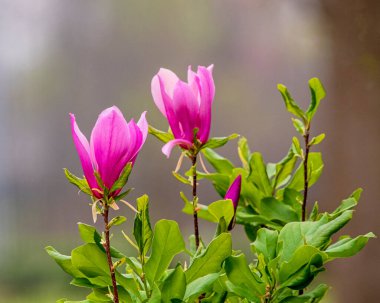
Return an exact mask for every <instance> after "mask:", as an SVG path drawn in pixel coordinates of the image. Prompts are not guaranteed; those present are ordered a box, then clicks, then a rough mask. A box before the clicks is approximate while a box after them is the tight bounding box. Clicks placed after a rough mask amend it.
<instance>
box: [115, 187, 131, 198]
mask: <svg viewBox="0 0 380 303" xmlns="http://www.w3.org/2000/svg"><path fill="white" fill-rule="evenodd" d="M132 190H133V188H128V189H127V190H126V191H125V192H122V193H120V194H118V195H117V196H116V197H114V198H113V199H114V200H115V201H119V200H121V199H123V198H125V197H126V196H127V195H128V194H129V193H130V192H131V191H132Z"/></svg>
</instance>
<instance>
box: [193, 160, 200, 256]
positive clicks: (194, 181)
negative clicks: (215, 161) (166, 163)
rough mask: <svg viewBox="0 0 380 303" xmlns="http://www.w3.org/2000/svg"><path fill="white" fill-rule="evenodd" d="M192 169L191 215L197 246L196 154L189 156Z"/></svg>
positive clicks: (197, 245)
mask: <svg viewBox="0 0 380 303" xmlns="http://www.w3.org/2000/svg"><path fill="white" fill-rule="evenodd" d="M191 163H192V166H193V167H192V170H193V217H194V235H195V246H196V248H197V249H198V247H199V228H198V212H197V209H196V205H195V201H196V199H197V168H196V165H197V155H193V156H191Z"/></svg>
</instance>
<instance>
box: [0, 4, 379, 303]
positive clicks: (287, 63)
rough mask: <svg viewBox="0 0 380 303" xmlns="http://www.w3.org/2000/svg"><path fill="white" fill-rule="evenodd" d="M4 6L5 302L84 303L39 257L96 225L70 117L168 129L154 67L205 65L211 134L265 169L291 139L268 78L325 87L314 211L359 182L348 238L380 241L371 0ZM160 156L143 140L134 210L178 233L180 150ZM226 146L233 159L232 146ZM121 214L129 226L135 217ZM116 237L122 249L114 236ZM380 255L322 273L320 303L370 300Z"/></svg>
mask: <svg viewBox="0 0 380 303" xmlns="http://www.w3.org/2000/svg"><path fill="white" fill-rule="evenodd" d="M0 4H1V5H0V6H1V10H0V121H1V122H0V123H1V124H0V142H1V148H0V162H1V169H0V206H1V208H0V256H1V258H0V302H4V303H8V302H13V303H21V302H23V303H24V302H28V303H34V302H35V303H45V302H46V303H47V302H55V300H56V299H59V298H62V297H70V298H72V299H79V298H81V296H82V295H83V292H82V291H81V290H76V289H75V288H74V287H71V286H69V285H68V282H69V280H70V279H69V277H68V276H67V275H66V274H65V273H63V272H61V270H60V269H59V268H58V267H57V266H56V264H55V263H54V261H52V260H51V259H50V258H49V257H48V256H47V255H46V253H45V252H44V249H43V248H44V246H46V245H48V244H50V245H53V246H55V247H56V248H57V249H58V250H60V251H62V252H64V253H67V254H69V253H70V250H71V248H73V247H75V245H78V244H79V243H80V239H79V236H78V235H77V230H76V222H78V221H83V222H87V223H91V215H90V208H89V206H88V200H87V199H86V197H85V196H84V195H79V196H78V194H77V190H76V189H75V188H74V187H72V186H71V185H69V184H68V183H67V181H66V180H65V178H64V175H63V171H62V168H63V167H68V168H70V169H71V170H72V171H73V172H75V173H77V174H81V169H80V166H79V161H78V158H77V155H76V151H75V149H74V146H73V143H72V139H71V134H70V127H69V117H68V113H69V112H74V113H75V114H76V116H77V120H78V123H79V126H80V127H81V129H82V130H83V131H84V133H85V134H87V135H89V134H90V132H91V129H92V127H93V125H94V123H95V120H96V118H97V115H98V114H99V112H100V111H101V110H103V109H104V108H106V107H109V106H111V105H114V104H115V105H117V106H119V107H120V108H121V109H122V111H123V112H124V113H125V116H126V117H128V119H129V118H131V117H135V118H137V117H138V116H139V115H140V113H141V112H142V111H144V110H148V119H149V122H150V123H151V124H152V125H154V126H156V127H158V128H161V129H165V128H166V127H167V126H166V123H165V121H164V119H163V117H162V116H161V115H160V113H159V111H158V110H157V109H156V108H155V106H154V104H153V102H152V98H151V94H150V81H151V78H152V76H153V75H154V74H155V73H156V72H157V71H158V69H159V68H160V67H161V66H163V67H167V68H170V69H172V70H174V71H176V72H177V73H178V74H179V75H180V76H181V77H185V75H186V69H187V66H188V65H193V66H196V65H198V64H199V65H209V64H211V63H213V64H215V68H214V78H215V83H216V100H215V102H214V107H213V128H212V135H214V136H223V135H228V134H230V133H233V132H237V133H240V134H243V135H244V136H246V137H247V138H248V140H249V142H250V145H251V149H253V150H255V151H261V152H262V153H263V154H264V158H265V160H266V161H269V162H270V161H278V160H280V159H281V158H282V157H283V155H284V154H285V153H286V152H287V150H288V147H289V145H290V140H291V137H292V136H293V135H294V130H293V128H292V125H291V122H290V117H289V114H288V113H287V112H286V110H285V109H284V106H283V103H282V99H281V97H280V95H279V93H278V92H277V90H276V84H277V83H284V84H286V85H287V86H288V87H289V89H290V91H291V92H292V93H293V95H294V97H295V99H296V100H298V102H299V103H301V104H302V105H303V106H306V105H307V102H308V100H309V92H308V87H307V80H308V79H309V78H311V77H314V76H317V77H319V78H320V79H321V80H322V81H323V83H324V85H325V87H326V90H327V98H326V100H324V101H323V102H322V104H321V107H320V111H319V113H318V114H317V116H316V118H315V122H314V128H313V133H314V134H318V132H325V133H326V134H327V139H326V140H325V141H324V142H323V144H321V145H320V146H318V148H319V149H320V150H321V151H322V152H323V154H324V160H325V170H324V174H323V175H322V178H321V180H320V182H319V184H318V185H316V186H315V187H313V188H312V190H311V197H310V204H312V203H311V202H312V200H318V201H319V202H320V205H321V206H322V208H323V209H325V210H332V209H334V208H335V207H336V206H337V204H338V201H340V200H341V199H343V198H345V197H347V196H348V195H349V194H350V193H351V192H352V191H353V190H354V189H355V188H357V187H364V189H365V191H364V194H363V196H362V200H361V201H360V204H359V207H358V210H357V211H356V213H355V217H354V219H353V221H352V222H351V224H350V225H349V226H348V227H347V228H346V230H345V231H346V232H347V233H351V234H353V235H356V234H359V233H366V232H367V231H370V230H372V231H374V232H376V233H377V234H379V233H380V229H379V225H380V224H379V211H380V204H379V200H378V199H379V184H380V164H379V160H378V159H379V148H380V122H379V115H380V100H379V89H380V2H379V1H378V0H361V1H360V0H346V1H338V0H335V1H334V0H321V1H316V0H314V1H313V0H307V1H296V0H294V1H292V0H282V1H268V0H255V1H252V0H251V1H238V0H235V1H228V0H214V1H201V0H196V1H179V0H176V1H174V0H172V1H149V0H139V1H126V0H119V1H116V0H112V1H111V0H110V1H101V0H92V1H86V0H81V1H59V0H34V1H27V0H24V1H23V0H0ZM161 146H162V145H161V143H160V142H158V141H157V140H155V139H154V138H152V137H149V139H148V141H147V143H146V145H145V147H144V149H143V151H142V152H141V154H140V156H139V158H138V161H137V164H136V166H135V168H134V171H133V174H132V177H131V179H130V185H131V186H133V187H135V191H134V192H133V193H132V194H131V196H130V201H131V202H133V201H134V199H135V198H136V197H137V196H139V195H141V194H143V193H148V194H149V195H150V197H151V212H152V216H153V221H156V220H158V219H159V218H169V219H177V220H179V222H180V224H181V227H182V228H183V229H184V230H185V232H184V233H185V235H186V236H188V235H189V234H190V233H191V225H190V224H191V219H190V218H188V217H186V216H185V215H183V214H181V208H182V201H181V200H180V198H179V195H178V192H179V191H180V190H184V191H187V193H188V194H190V190H189V189H187V188H184V185H183V184H178V183H177V182H176V180H174V179H173V178H172V177H171V171H172V170H173V168H174V167H175V165H176V161H177V159H178V158H177V157H178V155H179V153H178V151H177V152H176V153H174V154H173V157H172V158H171V159H170V160H166V158H165V157H164V156H163V155H162V154H161V152H160V149H161ZM220 152H221V153H223V155H225V156H228V157H229V158H231V159H233V161H235V163H236V164H238V160H237V159H238V157H237V152H236V142H231V143H229V144H228V145H227V146H226V147H224V148H223V149H221V150H220ZM187 164H188V163H187ZM200 187H201V190H200V193H201V199H202V201H203V203H208V202H211V201H214V200H216V199H217V198H218V197H217V194H216V193H215V192H214V191H213V189H212V187H211V186H210V184H208V183H207V182H206V181H204V182H201V185H200ZM122 211H123V212H125V215H126V216H127V217H128V218H130V220H129V221H130V222H131V221H132V220H131V219H132V217H133V214H132V213H131V212H130V211H129V210H128V209H125V208H123V210H122ZM129 224H130V223H129ZM128 226H130V225H127V226H125V227H123V228H124V229H125V230H126V231H128V230H129V228H128ZM201 228H202V233H203V234H204V235H205V237H206V238H207V237H209V236H210V235H211V234H212V233H213V226H212V225H209V224H205V223H203V222H202V225H201ZM114 238H115V243H117V244H118V247H119V248H120V249H121V250H124V251H126V252H128V251H131V249H130V247H129V246H128V244H127V243H126V242H125V241H123V240H122V239H121V237H120V233H119V232H118V231H116V232H115V236H114ZM234 239H235V244H234V245H235V247H238V248H244V247H247V240H246V239H245V237H244V236H243V234H242V231H241V230H239V229H237V230H234ZM379 252H380V245H379V241H378V240H373V241H370V243H369V244H368V246H367V247H366V248H365V250H364V251H362V252H361V253H360V254H359V255H357V256H355V257H354V258H352V259H351V260H350V261H349V262H345V261H344V260H337V261H336V262H333V263H332V264H330V265H329V266H328V273H325V274H324V277H323V279H325V280H327V281H328V283H329V284H330V285H332V287H333V288H332V289H331V290H330V292H329V295H328V297H327V298H326V300H325V301H324V302H335V303H343V302H344V303H346V302H359V303H360V302H378V283H379V280H380V275H379V269H380V268H379V263H380V261H379ZM131 253H132V251H131Z"/></svg>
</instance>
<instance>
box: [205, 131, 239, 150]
mask: <svg viewBox="0 0 380 303" xmlns="http://www.w3.org/2000/svg"><path fill="white" fill-rule="evenodd" d="M237 137H239V135H238V134H232V135H229V136H228V137H214V138H210V139H208V141H207V142H206V144H204V145H203V146H202V149H203V148H218V147H221V146H223V145H225V144H226V143H227V142H228V141H230V140H233V139H236V138H237Z"/></svg>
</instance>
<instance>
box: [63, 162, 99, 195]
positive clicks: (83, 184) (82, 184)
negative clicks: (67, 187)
mask: <svg viewBox="0 0 380 303" xmlns="http://www.w3.org/2000/svg"><path fill="white" fill-rule="evenodd" d="M63 171H64V172H65V176H66V178H67V180H68V181H69V182H70V183H71V184H73V185H75V186H76V187H78V188H79V190H80V191H82V192H84V193H85V194H87V195H90V196H91V195H92V191H91V189H90V187H89V186H88V183H87V180H86V179H81V178H78V177H77V176H75V175H74V174H72V173H71V172H70V171H69V170H68V169H67V168H64V169H63Z"/></svg>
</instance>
